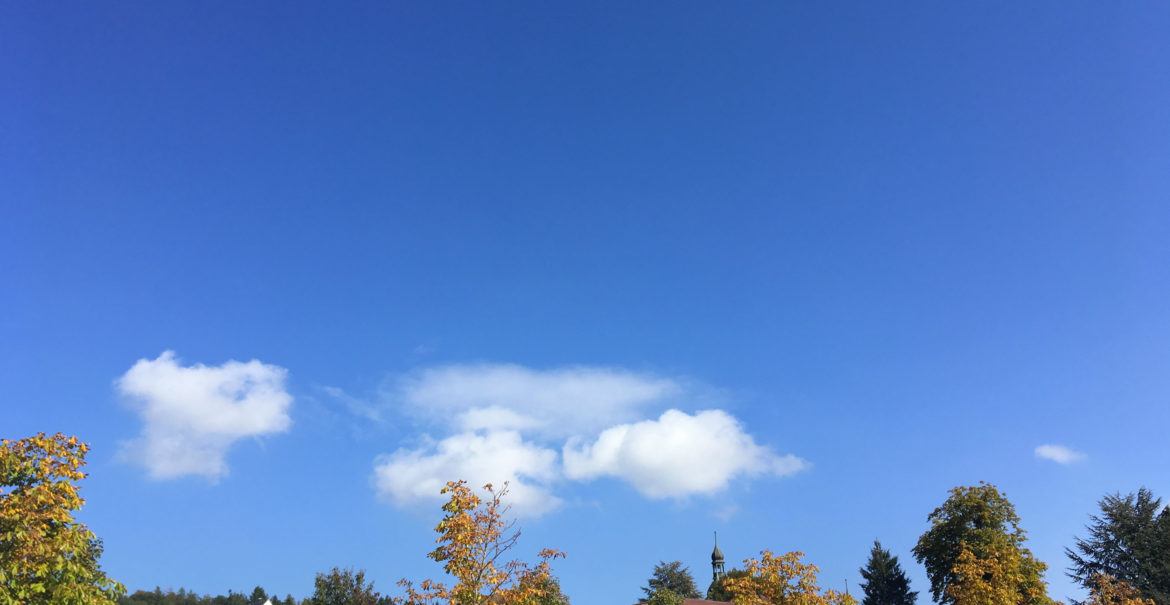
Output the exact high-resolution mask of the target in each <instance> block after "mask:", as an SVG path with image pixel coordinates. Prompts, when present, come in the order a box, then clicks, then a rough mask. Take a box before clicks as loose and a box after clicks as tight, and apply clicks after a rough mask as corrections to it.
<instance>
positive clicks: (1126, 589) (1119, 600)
mask: <svg viewBox="0 0 1170 605" xmlns="http://www.w3.org/2000/svg"><path fill="white" fill-rule="evenodd" d="M1083 605H1154V600H1153V599H1147V598H1142V596H1141V594H1140V593H1139V592H1138V590H1137V589H1136V588H1134V587H1132V586H1130V585H1129V584H1128V583H1126V582H1124V581H1122V580H1118V579H1117V578H1114V577H1113V576H1110V575H1106V574H1097V575H1096V576H1094V577H1093V587H1092V589H1090V591H1089V599H1088V600H1087V601H1085V602H1084V603H1083Z"/></svg>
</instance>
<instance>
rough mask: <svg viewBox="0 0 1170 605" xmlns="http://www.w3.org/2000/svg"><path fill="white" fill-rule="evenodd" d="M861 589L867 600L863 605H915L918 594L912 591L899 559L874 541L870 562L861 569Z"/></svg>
mask: <svg viewBox="0 0 1170 605" xmlns="http://www.w3.org/2000/svg"><path fill="white" fill-rule="evenodd" d="M861 577H862V578H863V579H864V580H865V581H864V582H862V583H861V589H862V590H863V591H864V592H865V598H864V599H862V601H861V605H914V603H915V602H916V600H917V597H918V593H917V592H914V591H912V590H910V580H909V579H907V578H906V572H905V571H903V570H902V565H901V564H899V563H898V557H895V556H894V555H892V554H890V551H888V550H886V549H884V548H882V544H881V542H878V541H877V540H874V541H873V548H872V549H870V551H869V561H868V562H866V564H865V567H863V568H862V569H861Z"/></svg>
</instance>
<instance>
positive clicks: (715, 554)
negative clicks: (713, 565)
mask: <svg viewBox="0 0 1170 605" xmlns="http://www.w3.org/2000/svg"><path fill="white" fill-rule="evenodd" d="M722 560H723V551H722V550H719V533H718V532H716V533H715V550H713V551H711V561H712V562H715V561H722Z"/></svg>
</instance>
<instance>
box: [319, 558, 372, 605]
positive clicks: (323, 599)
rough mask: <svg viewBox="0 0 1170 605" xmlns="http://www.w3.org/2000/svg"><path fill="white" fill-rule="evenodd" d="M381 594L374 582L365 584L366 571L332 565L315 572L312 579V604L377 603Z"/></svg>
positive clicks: (359, 604)
mask: <svg viewBox="0 0 1170 605" xmlns="http://www.w3.org/2000/svg"><path fill="white" fill-rule="evenodd" d="M380 596H381V595H380V594H378V593H377V592H375V591H374V583H373V582H370V583H369V584H366V572H365V571H364V570H359V571H356V572H355V571H354V570H352V569H341V568H339V567H334V568H333V569H331V570H330V571H328V572H327V573H319V574H317V578H316V579H315V580H314V581H313V596H312V597H311V598H310V599H309V601H310V602H311V603H312V605H378V598H379V597H380Z"/></svg>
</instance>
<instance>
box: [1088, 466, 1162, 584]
mask: <svg viewBox="0 0 1170 605" xmlns="http://www.w3.org/2000/svg"><path fill="white" fill-rule="evenodd" d="M1097 504H1098V506H1100V508H1101V514H1100V516H1098V515H1090V516H1089V524H1088V525H1086V526H1085V529H1086V530H1088V532H1089V536H1088V538H1086V539H1081V538H1077V539H1076V546H1075V550H1073V549H1067V548H1066V549H1065V554H1067V555H1068V558H1069V559H1070V560H1071V561H1072V564H1071V565H1070V566H1069V572H1068V576H1069V577H1070V578H1072V579H1074V580H1076V581H1077V582H1078V583H1080V584H1081V586H1084V587H1085V588H1087V589H1090V590H1092V589H1093V588H1094V587H1096V586H1097V584H1098V581H1099V578H1098V576H1101V575H1105V576H1108V577H1110V578H1113V579H1114V580H1115V581H1118V582H1122V583H1124V584H1126V585H1128V586H1129V587H1131V588H1132V589H1135V590H1137V591H1138V593H1139V594H1141V596H1142V597H1145V598H1148V599H1152V600H1153V601H1154V602H1155V603H1157V604H1158V605H1170V507H1163V506H1162V500H1161V499H1160V498H1155V497H1154V494H1153V493H1151V492H1150V491H1149V490H1147V489H1146V488H1144V487H1143V488H1141V489H1139V490H1138V491H1137V493H1136V494H1133V493H1130V494H1126V495H1125V496H1122V495H1121V494H1120V493H1117V494H1112V495H1108V496H1105V497H1104V498H1103V499H1102V500H1101V501H1100V502H1098V503H1097Z"/></svg>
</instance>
